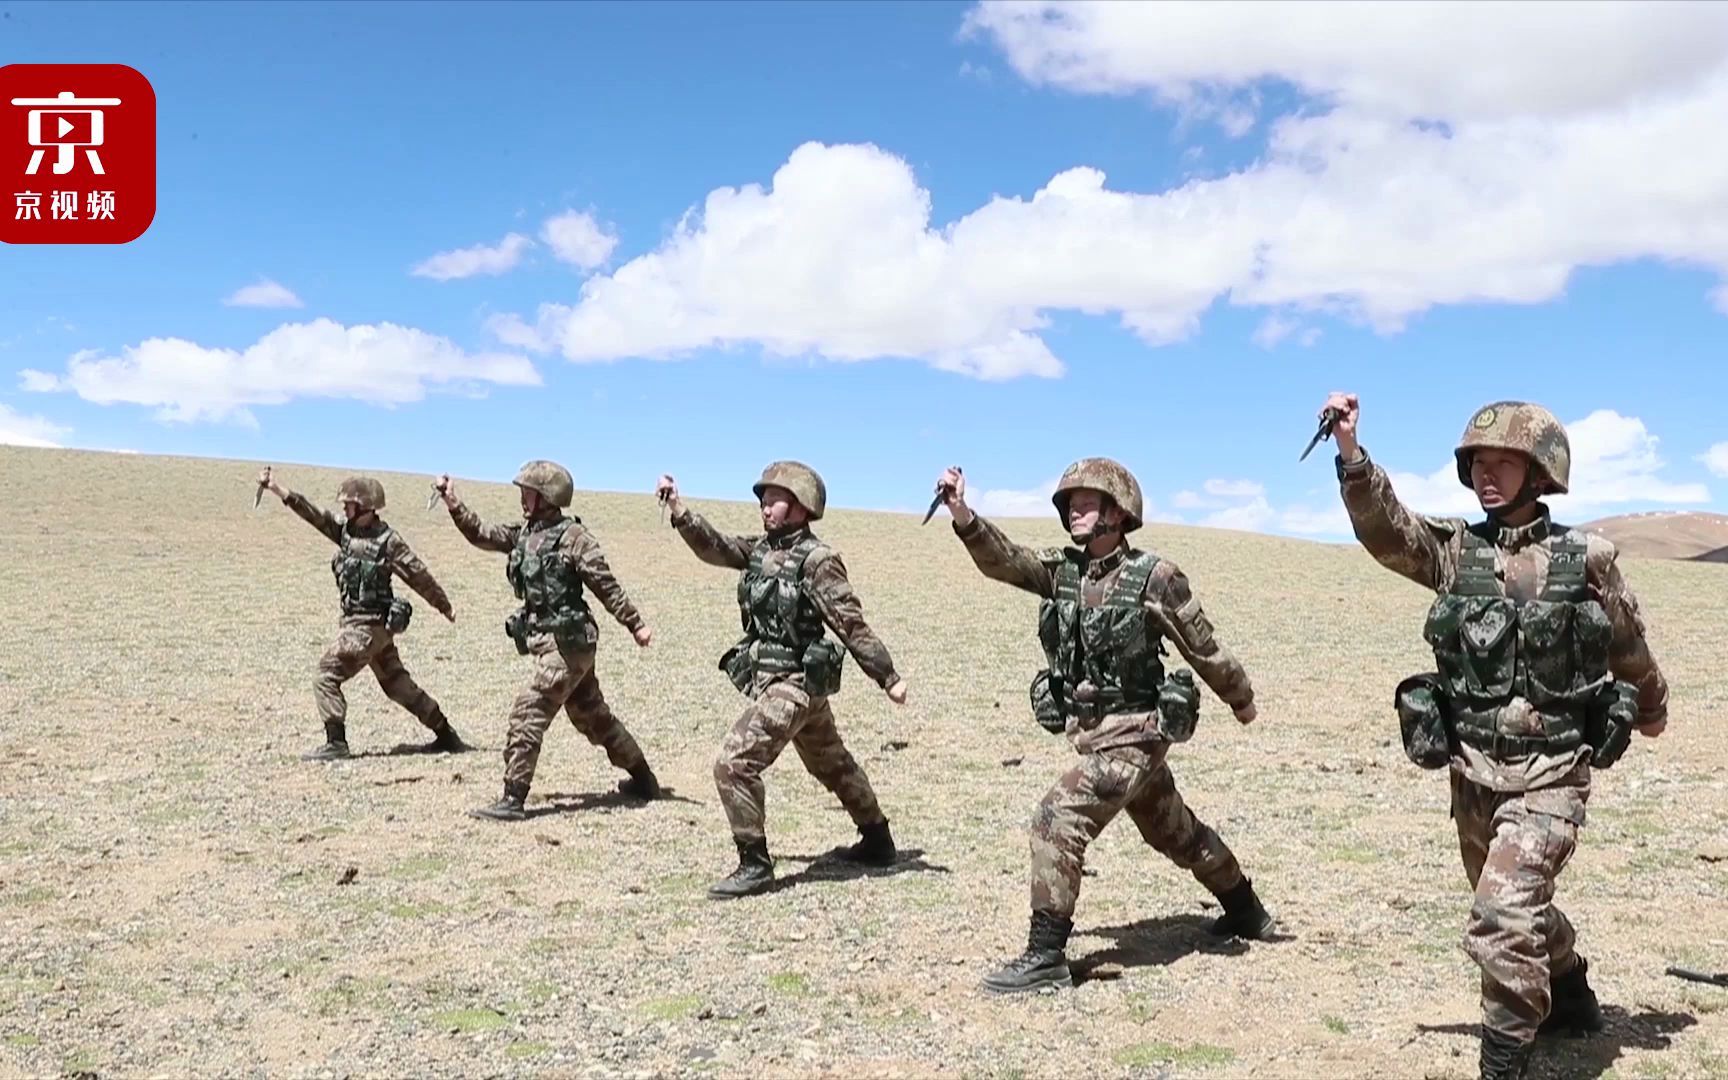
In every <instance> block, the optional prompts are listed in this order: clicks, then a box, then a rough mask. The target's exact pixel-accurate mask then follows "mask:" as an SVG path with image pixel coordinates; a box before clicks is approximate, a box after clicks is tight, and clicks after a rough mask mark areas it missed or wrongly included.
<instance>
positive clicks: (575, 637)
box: [531, 611, 600, 652]
mask: <svg viewBox="0 0 1728 1080" xmlns="http://www.w3.org/2000/svg"><path fill="white" fill-rule="evenodd" d="M531 629H532V630H533V631H534V632H535V633H540V634H551V635H552V640H553V641H556V642H557V643H558V647H559V648H560V649H562V650H564V651H565V652H588V651H589V650H591V649H593V648H594V647H595V645H597V644H598V643H599V638H600V635H599V632H598V628H596V627H595V626H594V624H593V622H592V620H590V619H587V618H584V617H583V615H582V613H581V612H576V611H561V612H559V613H558V614H556V615H553V616H551V617H550V618H545V619H535V620H534V621H533V626H532V628H531Z"/></svg>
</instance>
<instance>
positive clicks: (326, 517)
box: [282, 477, 467, 760]
mask: <svg viewBox="0 0 1728 1080" xmlns="http://www.w3.org/2000/svg"><path fill="white" fill-rule="evenodd" d="M338 498H341V499H346V500H351V501H354V502H357V503H359V505H360V506H361V507H362V508H363V509H366V510H370V511H373V512H376V511H378V510H382V509H383V508H384V487H383V485H382V484H380V483H378V481H376V480H373V479H370V478H368V477H350V478H349V479H348V480H346V481H344V482H343V483H342V485H341V487H340V488H339V489H338ZM282 502H283V505H285V506H287V507H288V509H290V510H292V511H294V513H295V514H297V515H299V517H300V518H301V519H302V520H303V521H305V522H306V523H307V524H309V525H311V526H312V527H313V528H314V529H317V530H318V531H319V532H320V533H323V534H324V536H325V537H327V538H328V539H329V540H330V541H331V542H332V543H334V544H336V545H337V551H336V555H335V557H334V559H333V560H332V568H333V569H334V570H335V571H336V573H337V584H338V589H339V591H341V592H342V594H343V596H342V600H343V604H342V607H343V610H342V618H341V624H340V625H341V630H340V631H339V632H338V633H337V635H336V640H335V641H334V642H333V643H331V645H330V648H329V649H327V650H325V652H324V655H323V656H322V657H320V658H319V661H318V678H317V680H316V681H315V682H314V683H313V695H314V697H315V699H316V701H317V705H318V717H319V719H321V720H322V721H323V722H324V733H325V745H324V746H323V747H321V748H320V749H318V750H315V751H313V752H312V753H311V754H308V755H306V756H307V757H308V758H309V759H312V760H329V759H333V758H342V757H347V756H348V732H347V719H348V701H347V699H346V698H345V697H343V695H342V684H343V683H345V682H347V681H348V680H349V679H351V678H353V677H354V676H355V675H358V674H359V673H360V672H361V671H362V670H363V669H365V668H368V667H370V668H371V669H372V674H373V676H374V677H375V678H376V679H377V680H378V686H379V688H380V689H382V690H383V691H384V695H385V696H386V697H388V698H389V699H390V700H391V701H394V702H395V703H396V704H398V705H400V706H402V707H403V708H404V709H407V710H408V711H409V712H410V713H412V714H414V718H415V719H417V720H419V721H420V723H422V724H424V725H425V726H426V728H427V729H428V730H430V731H431V732H432V733H433V734H434V736H436V738H435V739H434V740H433V742H432V743H430V744H428V745H427V746H425V747H424V749H428V750H432V749H438V750H461V749H467V747H466V746H465V745H464V744H463V743H462V741H461V739H460V738H458V737H457V735H456V733H455V731H454V730H453V729H452V728H451V726H450V722H449V720H447V719H446V718H445V716H444V713H443V710H441V709H440V708H439V707H438V702H436V701H434V700H433V698H432V695H431V694H428V693H427V692H426V691H424V690H422V689H420V686H419V684H417V683H416V682H415V681H414V678H413V676H411V675H409V674H408V669H407V668H406V667H404V666H403V664H402V657H401V654H399V653H398V652H397V651H396V635H395V633H394V632H393V631H391V630H390V629H389V627H388V626H387V625H386V620H387V619H388V617H389V607H390V603H391V601H392V600H393V599H394V597H393V596H392V595H391V592H390V590H389V588H388V581H389V576H390V575H391V574H394V575H396V576H398V577H400V578H402V580H403V581H406V582H407V583H408V586H409V587H410V588H412V589H413V590H414V591H415V592H417V593H419V594H420V595H421V596H423V597H425V598H426V602H427V603H429V604H431V605H432V607H433V608H434V609H436V610H437V611H438V612H439V613H440V614H442V615H445V616H447V617H448V616H450V615H451V614H453V612H452V610H451V607H450V600H449V597H447V596H446V595H445V594H444V589H443V587H442V586H440V585H439V584H438V582H437V581H436V580H435V579H434V578H433V577H432V573H431V571H429V570H427V569H426V564H425V563H423V562H421V561H420V558H419V556H417V555H415V554H414V552H413V550H412V549H411V548H409V546H408V542H407V541H406V540H404V539H402V536H401V534H400V533H398V532H397V531H396V530H395V529H392V528H391V527H390V526H388V525H386V524H384V522H383V521H376V522H375V523H373V524H372V525H370V526H368V527H366V528H364V529H361V528H356V527H354V526H353V525H351V524H349V523H348V522H346V521H344V520H343V519H342V518H339V517H337V516H336V515H335V514H333V513H331V512H330V511H328V510H325V509H323V508H321V507H318V506H314V505H313V504H312V501H311V500H310V499H308V498H306V496H304V495H302V494H300V493H299V492H296V491H290V492H287V493H286V494H285V495H284V496H283V498H282ZM350 554H352V555H353V559H352V560H350V561H349V565H350V567H351V568H353V569H356V570H357V569H358V568H359V567H358V564H359V563H360V562H362V561H365V562H367V563H371V564H375V565H376V570H375V571H374V572H375V573H376V574H377V575H378V577H379V579H380V580H379V581H378V582H377V583H376V584H375V585H374V586H373V587H372V591H373V592H375V593H377V594H378V595H368V596H366V597H360V596H357V595H355V589H354V588H353V587H352V585H351V584H350V585H348V586H346V587H345V585H344V578H343V564H344V562H345V560H348V556H349V555H350ZM351 581H352V579H350V582H351Z"/></svg>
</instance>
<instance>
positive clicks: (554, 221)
mask: <svg viewBox="0 0 1728 1080" xmlns="http://www.w3.org/2000/svg"><path fill="white" fill-rule="evenodd" d="M540 239H541V240H543V241H545V243H546V246H547V247H548V248H551V249H552V254H553V255H554V256H555V257H556V258H557V259H558V260H559V261H561V262H567V263H569V264H570V265H571V266H574V267H577V268H579V269H582V270H592V269H594V268H595V267H597V266H600V265H601V264H603V263H605V261H606V260H607V259H609V258H611V257H612V251H613V249H614V248H616V247H617V246H618V236H617V234H616V233H614V232H613V231H612V230H610V229H608V228H605V227H603V226H602V225H601V224H600V223H599V222H598V221H596V220H594V216H593V215H592V214H587V213H583V212H582V211H580V210H566V211H565V212H564V213H562V214H556V215H554V216H552V217H549V218H547V219H546V223H545V224H544V225H542V226H541V227H540Z"/></svg>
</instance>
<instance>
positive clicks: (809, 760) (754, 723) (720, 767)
mask: <svg viewBox="0 0 1728 1080" xmlns="http://www.w3.org/2000/svg"><path fill="white" fill-rule="evenodd" d="M787 743H791V744H792V745H793V746H794V747H796V748H797V750H798V757H799V758H800V759H801V760H802V761H803V762H804V768H805V769H807V770H809V772H810V775H811V776H814V777H815V778H816V779H817V780H818V781H819V782H820V783H821V784H822V786H823V787H825V788H827V789H828V790H829V791H832V792H833V793H834V794H835V795H836V796H837V797H838V798H839V799H840V805H841V806H843V807H845V808H846V812H847V813H848V814H850V815H852V821H853V823H854V824H857V825H875V824H878V823H880V822H882V821H884V820H885V819H884V818H883V816H882V808H881V807H879V806H877V805H876V792H875V791H874V790H873V789H872V788H871V787H870V778H869V777H867V776H865V775H864V770H863V768H862V767H860V766H859V764H858V762H857V761H856V760H855V759H854V758H853V757H852V754H851V752H850V751H848V750H847V749H846V744H845V743H843V742H841V741H840V732H839V730H838V729H837V728H836V727H835V726H834V710H833V709H831V708H829V707H828V699H827V698H826V697H814V698H813V697H811V696H810V695H809V694H806V693H805V692H804V689H803V687H801V686H798V685H796V684H795V683H793V682H790V681H786V680H781V681H779V682H774V683H770V684H768V686H766V687H765V688H764V689H763V690H762V692H761V694H760V696H758V697H757V698H756V700H755V701H753V702H751V703H750V707H749V708H748V709H745V710H744V714H743V715H742V716H740V717H738V722H737V723H735V724H733V725H732V730H731V731H730V732H728V733H727V735H726V740H725V741H724V742H723V743H721V744H720V756H719V758H717V759H716V760H715V762H714V785H715V787H717V788H718V789H719V791H720V805H721V806H723V807H725V808H726V820H727V822H728V823H729V824H730V825H731V826H732V835H733V836H735V837H738V838H739V839H740V840H760V839H763V838H764V837H765V836H766V835H767V831H766V822H767V804H766V798H767V793H766V791H765V790H764V788H763V784H762V772H763V770H765V769H767V768H768V766H770V765H772V764H774V761H775V759H776V758H778V757H779V756H780V753H781V751H783V750H785V749H786V744H787Z"/></svg>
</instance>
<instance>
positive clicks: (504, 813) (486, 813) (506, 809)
mask: <svg viewBox="0 0 1728 1080" xmlns="http://www.w3.org/2000/svg"><path fill="white" fill-rule="evenodd" d="M527 801H528V785H527V784H505V785H504V796H503V798H501V799H499V800H498V801H497V802H495V803H493V804H492V805H491V806H477V807H475V808H474V809H472V810H470V811H468V816H469V817H476V818H491V819H492V820H494V821H521V820H523V819H524V818H526V817H527V816H528V811H527V810H526V809H525V808H524V807H523V805H522V804H523V803H526V802H527Z"/></svg>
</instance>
